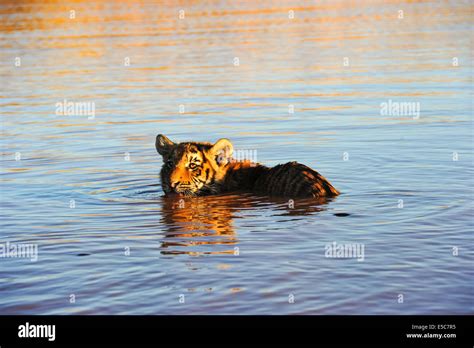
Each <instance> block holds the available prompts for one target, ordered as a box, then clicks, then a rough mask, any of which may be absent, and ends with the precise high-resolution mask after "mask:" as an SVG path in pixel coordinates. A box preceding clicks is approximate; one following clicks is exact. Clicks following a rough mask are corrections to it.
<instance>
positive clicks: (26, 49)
mask: <svg viewBox="0 0 474 348" xmlns="http://www.w3.org/2000/svg"><path fill="white" fill-rule="evenodd" d="M182 9H184V11H185V12H184V13H185V15H184V18H182V19H180V18H179V11H180V10H182ZM71 10H74V11H75V18H74V19H70V11H71ZM290 10H293V11H294V12H293V13H294V18H289V17H290V15H289V11H290ZM400 10H402V11H403V18H398V17H399V15H400V14H399V11H400ZM470 11H472V3H470V2H469V1H448V2H427V3H412V2H401V3H399V4H387V3H382V2H380V3H379V2H375V3H374V2H357V5H356V4H354V3H352V2H340V1H322V2H319V1H318V2H317V3H315V2H313V1H297V2H296V1H292V2H290V1H287V2H285V1H283V2H278V3H275V2H271V1H264V2H258V3H257V2H254V3H252V4H250V3H247V2H245V3H244V2H242V3H241V2H232V4H230V3H224V2H220V1H215V2H214V1H213V2H205V3H202V4H200V3H196V4H191V3H189V4H187V5H182V4H181V5H179V4H177V3H174V2H161V3H158V2H145V3H139V4H133V3H129V4H124V3H116V2H114V1H107V2H100V3H99V2H98V3H86V2H75V1H71V2H68V1H62V2H61V3H60V4H59V3H54V2H52V3H46V4H45V3H43V2H39V1H38V2H35V1H24V2H21V3H20V2H17V1H15V2H14V1H4V2H2V3H1V4H0V17H1V21H0V32H1V37H0V47H1V58H2V59H1V62H0V78H1V86H2V93H1V96H0V105H1V108H0V114H1V120H2V128H1V130H2V136H1V152H2V161H1V177H2V181H1V186H0V187H1V230H0V231H1V232H0V244H2V243H7V242H10V243H17V244H18V243H33V244H36V245H37V247H38V260H37V261H36V262H32V261H31V260H30V259H28V258H12V257H2V258H0V314H73V313H74V314H463V313H471V314H472V313H473V312H474V291H473V290H474V289H473V276H474V269H473V264H474V263H473V261H474V251H473V245H474V243H473V242H474V241H473V225H474V221H473V193H474V192H473V187H474V185H473V184H474V182H473V177H474V175H473V174H474V170H473V163H474V162H473V159H474V157H473V118H472V101H471V99H472V70H471V67H472V53H471V52H472V51H471V50H472V44H471V42H472V41H471V39H472V16H471V15H470ZM16 57H19V58H20V59H21V65H20V66H15V62H16V61H15V59H16ZM127 57H128V59H127ZM236 57H238V63H239V64H238V65H236V64H234V63H235V58H236ZM345 58H347V60H346V59H345ZM455 58H456V59H455ZM126 61H129V62H130V64H129V65H127V64H125V62H126ZM345 62H346V63H348V64H344V63H345ZM64 99H66V100H68V101H73V102H93V103H95V117H94V118H92V119H89V118H88V116H87V115H73V116H67V115H58V114H57V113H56V104H57V103H58V102H59V103H60V102H62V101H63V100H64ZM389 101H392V102H395V103H400V102H409V103H415V105H419V107H420V113H419V115H418V116H417V115H413V114H404V115H396V114H394V113H391V114H383V112H381V104H382V103H388V102H389ZM291 106H292V107H291ZM180 108H181V110H180ZM291 108H293V109H292V110H294V111H293V112H290V110H291ZM180 111H181V112H180ZM158 133H163V134H166V135H167V136H168V137H169V138H171V139H172V140H174V141H177V142H179V141H187V140H196V141H210V142H214V141H216V140H217V139H219V138H221V137H226V138H229V139H230V140H231V141H232V142H233V144H234V147H235V148H236V149H237V150H244V151H246V150H249V151H255V152H256V153H257V160H258V161H259V162H261V163H264V164H266V165H269V166H272V165H276V164H278V163H285V162H288V161H293V160H296V161H298V162H301V163H304V164H306V165H309V166H311V167H313V168H314V169H316V170H318V171H319V172H320V173H322V174H323V175H324V176H325V177H327V178H328V179H329V180H330V181H331V183H332V184H333V185H334V186H335V187H336V188H338V189H339V190H340V191H341V192H342V194H341V195H340V196H339V197H337V198H336V199H334V200H332V201H329V202H326V203H325V204H320V203H318V202H314V201H308V200H298V199H295V200H294V207H293V208H291V207H290V202H289V201H288V200H285V199H281V200H270V199H267V198H265V197H255V196H252V195H251V194H241V195H227V196H226V195H222V196H217V197H202V198H192V199H188V198H187V199H185V202H184V207H181V208H180V207H179V202H178V201H176V200H173V199H166V198H164V197H162V196H163V191H162V189H161V187H160V185H159V176H158V173H159V169H160V167H161V164H162V161H161V157H160V156H159V155H158V154H157V153H156V151H155V148H154V140H155V136H156V134H158ZM71 206H72V207H71ZM333 242H336V243H338V244H344V243H351V244H353V243H356V244H359V245H363V246H364V250H365V253H364V259H363V261H358V260H357V259H356V258H345V259H340V258H330V257H326V255H325V248H326V246H327V245H328V244H329V245H330V244H331V243H333ZM400 295H402V296H403V301H400V298H401V296H400ZM290 297H292V298H293V299H294V301H290ZM71 298H74V300H75V301H72V300H71Z"/></svg>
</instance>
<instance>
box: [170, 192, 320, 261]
mask: <svg viewBox="0 0 474 348" xmlns="http://www.w3.org/2000/svg"><path fill="white" fill-rule="evenodd" d="M328 202H329V199H321V200H315V199H301V200H297V201H293V200H285V199H271V198H267V197H255V196H251V195H248V194H238V195H219V196H209V197H192V198H186V197H183V198H181V197H162V212H161V223H162V224H163V225H164V226H165V228H166V230H165V234H164V238H163V240H162V242H161V253H162V254H165V255H176V254H188V255H192V256H200V255H215V254H221V255H222V254H229V255H232V254H236V253H238V252H239V249H238V247H239V239H238V236H237V234H236V232H235V228H234V221H235V219H238V218H240V217H242V215H245V213H246V212H247V211H248V212H250V213H251V214H252V215H254V216H255V213H256V212H260V213H262V216H264V215H265V214H266V213H265V210H266V209H267V208H266V207H270V208H271V211H272V213H273V214H276V216H277V217H281V216H285V217H288V216H291V217H298V216H305V215H311V214H314V213H317V212H320V211H321V210H323V209H324V206H325V204H326V203H328ZM275 212H276V213H275ZM286 219H287V218H286ZM221 267H224V268H225V267H228V265H226V264H222V265H221Z"/></svg>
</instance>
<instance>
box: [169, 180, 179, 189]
mask: <svg viewBox="0 0 474 348" xmlns="http://www.w3.org/2000/svg"><path fill="white" fill-rule="evenodd" d="M178 185H179V181H173V182H171V188H172V189H174V188H176V187H177V186H178Z"/></svg>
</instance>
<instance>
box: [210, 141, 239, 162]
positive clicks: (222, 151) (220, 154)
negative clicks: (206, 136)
mask: <svg viewBox="0 0 474 348" xmlns="http://www.w3.org/2000/svg"><path fill="white" fill-rule="evenodd" d="M233 152H234V146H233V145H232V143H231V142H230V140H229V139H225V138H222V139H219V140H217V142H216V143H215V144H214V145H212V147H211V148H210V149H209V153H210V154H211V155H212V156H213V157H214V158H215V159H216V162H217V164H219V165H224V164H227V163H228V162H229V160H230V158H231V156H232V153H233Z"/></svg>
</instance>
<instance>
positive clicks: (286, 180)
mask: <svg viewBox="0 0 474 348" xmlns="http://www.w3.org/2000/svg"><path fill="white" fill-rule="evenodd" d="M155 147H156V150H157V151H158V153H159V154H160V155H161V156H162V157H163V167H162V168H161V186H162V188H163V191H164V192H165V195H173V194H175V195H179V196H204V195H213V194H219V193H225V192H231V191H248V192H253V193H255V194H262V195H268V196H276V197H315V198H317V197H330V196H336V195H338V194H339V191H338V190H336V189H335V188H334V187H333V186H332V185H331V184H330V183H329V181H327V180H326V179H325V178H324V177H323V176H322V175H321V174H319V173H318V172H317V171H315V170H313V169H311V168H309V167H307V166H305V165H303V164H300V163H297V162H288V163H286V164H280V165H277V166H276V167H273V168H269V167H266V166H264V165H261V164H258V163H254V162H250V161H235V160H234V159H232V157H231V156H232V152H233V146H232V143H231V142H230V141H229V140H228V139H220V140H218V141H217V142H216V143H215V144H210V143H197V142H185V143H173V142H172V141H171V140H170V139H168V138H167V137H166V136H164V135H162V134H158V135H157V137H156V142H155Z"/></svg>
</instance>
